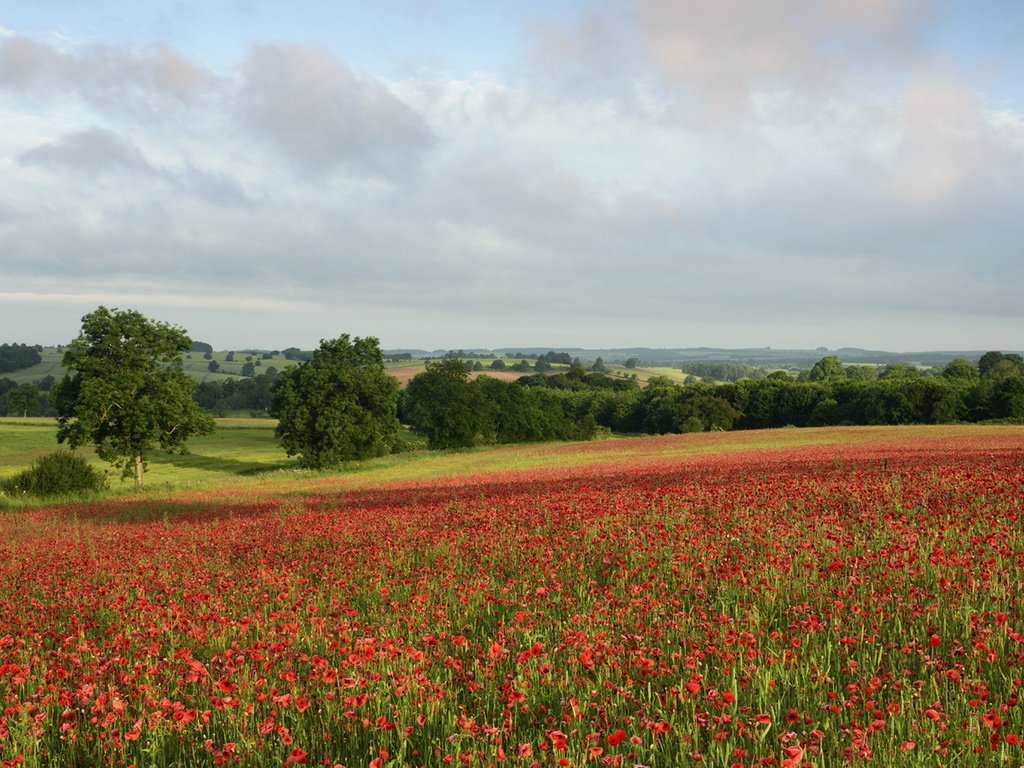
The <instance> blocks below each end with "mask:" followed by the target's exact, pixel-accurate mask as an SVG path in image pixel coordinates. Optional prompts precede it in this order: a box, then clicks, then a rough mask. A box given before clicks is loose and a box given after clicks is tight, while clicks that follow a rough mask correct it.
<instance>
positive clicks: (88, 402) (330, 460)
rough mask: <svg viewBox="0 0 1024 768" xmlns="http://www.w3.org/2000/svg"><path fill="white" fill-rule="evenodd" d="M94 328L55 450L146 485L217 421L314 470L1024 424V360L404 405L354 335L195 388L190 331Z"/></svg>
mask: <svg viewBox="0 0 1024 768" xmlns="http://www.w3.org/2000/svg"><path fill="white" fill-rule="evenodd" d="M82 321H83V322H82V331H81V333H80V334H79V336H78V337H77V338H76V339H74V340H73V341H72V342H71V343H70V344H69V345H68V346H67V347H66V348H65V351H64V356H63V360H62V364H63V366H64V367H65V368H66V369H67V371H68V372H67V374H66V375H65V376H64V377H63V378H62V379H61V380H60V381H58V382H56V383H54V384H53V387H52V390H51V392H50V397H49V402H50V403H51V404H52V407H53V408H55V409H56V412H57V415H58V432H57V439H58V442H67V443H68V444H69V445H70V446H71V447H76V446H78V445H82V444H91V445H93V446H94V447H95V448H96V449H97V451H98V453H99V455H100V456H101V458H104V459H106V460H108V461H110V462H111V463H112V464H114V465H115V466H117V467H119V468H121V470H122V473H123V475H124V476H125V477H134V478H135V481H136V483H141V482H142V476H143V472H144V470H145V466H146V460H147V457H148V455H150V454H151V452H152V451H154V450H157V449H160V450H163V451H183V450H184V449H185V443H186V441H187V440H188V439H189V438H190V437H191V436H193V435H201V434H205V433H207V432H209V431H210V430H212V429H213V422H212V420H211V419H210V417H209V412H210V411H215V410H216V409H218V408H224V409H226V410H235V409H237V408H238V407H239V406H241V407H245V408H249V409H251V410H264V409H265V410H266V411H267V412H268V413H269V414H270V415H272V416H274V417H276V418H277V419H278V424H277V427H276V435H277V438H278V440H279V441H280V443H281V446H282V448H284V450H285V451H286V452H287V453H288V454H289V455H293V456H297V457H298V458H299V462H300V464H301V465H303V466H306V467H312V468H324V467H330V466H334V465H336V464H338V463H340V462H343V461H347V460H352V459H365V458H370V457H373V456H381V455H384V454H386V453H388V452H394V451H397V450H401V449H402V445H403V441H402V439H401V437H400V434H401V431H402V428H401V425H402V423H405V424H407V425H409V426H410V427H412V428H413V429H414V430H415V431H416V432H417V433H418V434H420V435H422V436H423V437H424V438H425V439H426V441H427V443H428V445H429V446H430V447H431V448H462V447H470V446H474V445H479V444H481V443H521V442H535V441H546V440H587V439H591V438H593V437H594V436H596V435H598V434H599V433H601V432H602V431H603V432H608V433H610V432H612V431H614V432H619V433H633V434H641V433H643V434H664V433H670V432H699V431H708V430H729V429H745V428H746V429H755V428H765V427H783V426H789V425H792V426H828V425H842V424H851V425H853V424H911V423H948V422H956V421H982V420H990V419H1015V420H1020V419H1024V359H1022V358H1021V356H1020V355H1016V354H1004V353H1002V352H988V353H986V354H985V355H983V356H982V357H981V358H980V359H979V360H978V361H977V363H974V362H971V361H969V360H962V359H961V360H954V361H953V362H951V363H949V364H948V365H946V366H945V367H944V368H943V369H942V371H941V372H940V373H939V375H937V376H926V375H922V374H921V373H920V372H918V371H917V370H916V369H914V368H912V367H909V366H889V367H887V368H886V369H884V370H883V371H882V373H881V374H880V375H879V376H878V377H877V378H875V379H870V378H867V377H865V376H864V372H863V370H862V367H860V366H843V364H842V362H841V361H840V360H839V358H838V357H836V356H826V357H824V358H822V359H821V360H820V361H818V362H817V363H816V364H815V365H814V366H813V367H812V368H811V369H810V370H809V371H808V372H807V373H806V375H802V376H801V377H799V378H794V377H792V376H790V375H789V374H787V373H786V372H784V371H775V372H773V373H771V374H769V375H767V376H766V377H765V378H763V379H743V380H740V381H736V382H731V383H727V384H718V385H715V384H708V383H705V382H701V381H698V380H695V379H694V380H687V382H686V383H685V384H683V385H680V384H677V383H675V382H673V381H671V380H669V379H667V378H665V377H656V378H653V379H651V380H649V381H648V382H647V386H646V387H643V388H641V387H640V386H639V384H638V383H637V382H636V381H634V380H628V379H627V380H623V379H614V378H611V377H608V376H605V375H603V374H601V373H599V372H594V371H593V370H591V371H589V372H588V371H587V370H586V369H585V368H584V367H583V366H582V365H581V364H576V361H572V363H571V365H570V368H569V370H568V371H567V372H566V373H559V374H554V375H532V376H525V377H521V378H520V379H518V380H516V381H502V380H498V379H495V378H491V377H488V376H486V375H484V376H480V377H478V378H475V379H474V378H471V376H470V373H469V371H468V370H467V367H466V364H465V362H464V361H462V360H460V359H457V358H454V357H446V358H444V359H441V360H437V361H432V362H429V363H428V364H427V366H426V370H424V371H423V372H422V373H419V374H417V375H416V376H414V377H413V378H412V380H411V381H410V382H409V384H408V386H407V387H406V388H405V390H404V391H400V389H399V385H398V381H397V380H396V379H395V378H394V377H393V376H391V375H389V374H388V372H387V370H386V369H385V366H384V356H383V353H382V352H381V349H380V345H379V342H378V340H377V339H376V338H373V337H367V338H358V337H356V338H352V337H350V336H348V335H347V334H344V335H342V336H340V337H339V338H337V339H333V340H324V341H322V342H321V344H320V347H319V348H318V349H316V350H314V351H312V352H310V353H308V355H303V357H304V358H305V359H304V361H302V362H300V363H299V364H298V365H295V366H290V367H288V368H286V369H285V370H284V371H282V372H280V373H277V372H273V374H271V372H270V371H268V373H267V374H264V375H261V376H255V377H252V378H248V379H241V380H232V381H225V382H222V383H213V382H210V383H205V384H201V385H199V386H196V384H195V382H194V380H192V379H191V378H190V377H189V376H188V375H187V374H186V373H185V371H184V369H183V365H182V354H183V353H184V352H186V351H188V350H190V349H192V347H193V342H192V340H191V339H190V338H189V337H188V335H187V334H186V333H185V331H184V330H182V329H180V328H177V327H175V326H171V325H168V324H166V323H160V322H155V321H152V320H149V319H147V318H145V317H143V316H142V315H141V314H139V313H138V312H134V311H130V310H128V311H120V310H116V309H114V310H109V309H107V308H105V307H99V308H98V309H97V310H96V311H94V312H92V313H90V314H88V315H86V316H85V317H83V318H82ZM289 351H294V350H289ZM595 367H596V366H595ZM20 389H21V387H20V386H19V387H17V390H18V391H19V392H20ZM12 392H15V390H14V389H12V390H10V391H8V392H7V393H6V396H5V398H4V400H5V402H6V404H7V405H8V407H10V406H11V405H12V404H13V405H15V407H19V408H22V407H23V409H24V410H28V409H29V408H30V406H31V402H30V401H31V398H30V397H29V394H32V395H34V396H36V398H37V400H38V395H39V393H38V391H37V390H36V391H33V392H32V393H29V392H28V390H25V393H24V395H25V397H24V402H23V404H22V405H21V406H19V405H18V403H19V402H20V401H19V400H18V397H17V396H16V397H15V398H13V399H12V397H11V394H12ZM243 404H244V405H243Z"/></svg>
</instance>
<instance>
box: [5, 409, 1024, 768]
mask: <svg viewBox="0 0 1024 768" xmlns="http://www.w3.org/2000/svg"><path fill="white" fill-rule="evenodd" d="M766 434H768V433H759V436H758V438H757V439H758V441H759V442H758V443H757V444H756V445H755V444H753V443H751V444H750V445H748V446H745V447H744V446H742V445H740V446H739V447H736V446H735V445H733V446H732V449H731V450H728V451H724V450H722V451H716V450H714V447H715V444H714V440H715V438H714V436H672V437H661V438H638V439H631V440H616V441H607V442H605V443H600V444H588V447H586V448H583V447H576V446H563V447H559V448H557V449H555V448H545V450H547V451H549V454H546V456H548V457H550V456H555V457H556V458H557V455H558V452H559V451H561V452H562V454H564V461H562V462H561V463H559V462H558V461H557V460H555V459H551V460H548V459H547V458H546V459H545V461H544V462H543V463H542V464H538V463H537V462H534V463H532V464H530V465H529V466H528V467H525V468H523V467H519V468H515V465H514V462H511V460H510V463H509V467H510V468H509V469H507V470H501V469H495V468H490V469H488V471H486V472H484V473H477V474H473V473H471V472H463V473H461V474H458V475H451V476H446V477H435V478H425V479H418V480H412V479H404V480H403V479H389V480H388V481H387V482H382V483H376V484H372V483H367V482H355V480H354V479H353V478H345V477H340V478H337V479H333V480H332V479H324V480H315V479H311V480H309V481H308V482H303V483H299V482H293V483H290V484H283V485H281V486H273V485H269V484H268V485H267V486H266V487H261V486H259V485H255V484H254V485H252V486H247V487H230V488H229V487H225V488H222V489H220V490H217V489H207V490H201V491H189V492H181V493H176V494H167V495H165V496H160V497H155V496H154V497H133V496H129V497H124V498H120V499H118V498H111V499H106V500H103V501H99V502H94V503H90V504H81V505H65V506H60V507H48V508H30V509H24V510H17V511H11V512H9V513H7V514H4V515H3V516H2V517H0V571H2V575H0V697H2V702H0V706H2V708H3V710H2V714H0V764H2V766H3V767H4V768H7V766H15V765H21V766H26V767H29V766H129V765H134V766H137V767H138V768H144V767H145V768H150V767H156V766H161V767H170V766H182V767H184V766H198V765H216V766H220V765H224V766H236V765H237V766H257V767H259V766H290V765H310V766H313V765H316V766H345V767H346V768H384V767H385V766H395V767H398V766H431V767H433V766H444V765H452V766H523V767H524V768H534V767H537V766H543V767H546V766H577V767H582V766H625V767H627V768H634V767H635V766H649V767H650V768H654V767H655V766H658V767H662V766H680V765H682V766H685V765H707V766H723V767H725V768H732V767H733V766H743V767H744V768H747V767H753V766H779V767H781V768H798V767H800V766H815V767H816V768H822V767H824V766H845V765H881V766H1022V765H1024V742H1022V740H1024V712H1022V708H1021V704H1020V697H1021V695H1022V693H1024V617H1022V610H1021V608H1022V593H1024V587H1022V583H1024V526H1022V515H1024V430H1022V429H1020V428H1016V427H1007V428H993V429H987V430H981V429H975V430H964V431H957V429H955V428H944V429H943V430H941V431H938V430H937V431H925V430H914V431H901V430H899V429H892V428H889V429H885V430H882V431H879V432H877V433H873V434H875V435H876V436H875V437H873V438H872V439H870V440H868V439H851V440H849V441H844V440H843V439H842V437H841V435H842V434H843V433H842V430H832V431H830V432H829V433H828V434H829V436H830V439H829V440H824V439H823V440H822V441H820V442H819V443H818V444H802V445H784V444H780V445H779V446H772V445H770V444H769V443H767V442H766V437H765V435H766ZM780 434H781V433H780ZM788 434H792V431H789V432H788ZM850 434H851V435H863V434H865V433H864V432H863V431H861V432H851V433H850ZM836 435H839V436H840V437H836ZM700 441H703V442H700ZM694 446H701V449H700V450H693V448H694ZM505 450H508V449H505ZM521 450H523V451H527V450H529V449H526V448H524V449H521ZM583 451H585V452H589V453H588V454H587V455H588V458H587V460H585V461H583V460H581V459H580V456H581V455H582V453H581V452H583ZM466 455H467V456H471V454H466ZM508 455H509V456H511V454H508ZM524 455H525V454H524Z"/></svg>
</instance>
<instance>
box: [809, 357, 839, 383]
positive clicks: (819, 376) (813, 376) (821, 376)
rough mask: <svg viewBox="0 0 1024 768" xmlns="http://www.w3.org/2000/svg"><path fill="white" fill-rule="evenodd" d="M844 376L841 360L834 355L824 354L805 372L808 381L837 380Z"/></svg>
mask: <svg viewBox="0 0 1024 768" xmlns="http://www.w3.org/2000/svg"><path fill="white" fill-rule="evenodd" d="M845 378H846V371H845V370H843V361H842V360H840V359H839V357H838V356H836V355H826V356H825V357H823V358H821V360H819V361H818V362H816V363H815V364H814V365H813V367H812V368H811V370H810V371H809V372H808V374H807V379H808V381H838V380H840V379H845Z"/></svg>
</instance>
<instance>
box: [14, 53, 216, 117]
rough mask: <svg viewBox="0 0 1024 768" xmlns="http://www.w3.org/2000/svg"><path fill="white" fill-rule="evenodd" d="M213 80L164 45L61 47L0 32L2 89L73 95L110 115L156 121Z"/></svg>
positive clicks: (190, 100)
mask: <svg viewBox="0 0 1024 768" xmlns="http://www.w3.org/2000/svg"><path fill="white" fill-rule="evenodd" d="M215 81H216V78H214V76H213V75H212V73H210V72H209V71H208V70H205V69H203V68H202V67H199V66H197V65H196V64H194V63H192V62H190V61H189V60H187V59H186V58H184V57H182V56H181V55H179V54H178V53H176V52H175V51H173V50H171V49H170V48H168V47H166V46H163V45H154V46H151V47H148V48H144V49H141V50H138V51H134V50H128V49H124V48H118V47H113V46H109V45H105V44H95V45H88V46H81V47H78V48H72V49H71V50H67V51H66V50H61V49H58V48H56V47H54V46H50V45H44V44H42V43H38V42H36V41H34V40H31V39H28V38H25V37H19V36H15V37H8V38H4V37H2V36H0V87H6V88H9V89H17V90H20V91H22V92H24V93H27V94H30V95H32V96H33V97H36V98H38V97H41V96H45V95H46V94H48V93H60V94H73V95H75V96H77V97H79V98H81V99H82V100H83V101H85V102H86V103H89V104H91V105H92V106H94V107H99V108H101V109H103V110H105V111H109V112H113V113H128V114H131V115H133V116H135V117H139V118H146V119H155V118H157V117H159V116H161V115H163V114H165V113H166V112H167V111H168V110H180V109H181V108H183V107H187V106H189V105H191V104H194V103H196V102H197V101H198V100H199V99H200V98H202V97H203V96H204V95H206V94H208V93H209V92H210V91H211V90H212V89H214V86H215Z"/></svg>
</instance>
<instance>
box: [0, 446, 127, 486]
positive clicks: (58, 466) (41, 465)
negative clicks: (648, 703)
mask: <svg viewBox="0 0 1024 768" xmlns="http://www.w3.org/2000/svg"><path fill="white" fill-rule="evenodd" d="M106 487H107V480H106V478H105V477H104V476H103V473H102V472H99V471H98V470H96V469H95V468H94V467H92V466H91V465H90V464H89V462H87V461H86V460H85V459H84V458H82V457H81V456H77V455H76V454H74V453H72V452H71V451H65V450H60V451H57V452H55V453H49V454H47V455H46V456H41V457H39V458H38V459H36V460H35V461H34V462H33V463H32V466H31V467H29V468H28V469H26V470H25V471H24V472H21V473H20V474H17V475H15V476H14V477H9V478H7V479H6V480H3V481H0V490H2V491H3V492H4V493H7V494H9V495H12V496H13V495H17V494H28V495H31V496H59V495H63V494H77V493H83V492H85V491H101V490H103V489H104V488H106Z"/></svg>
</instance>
